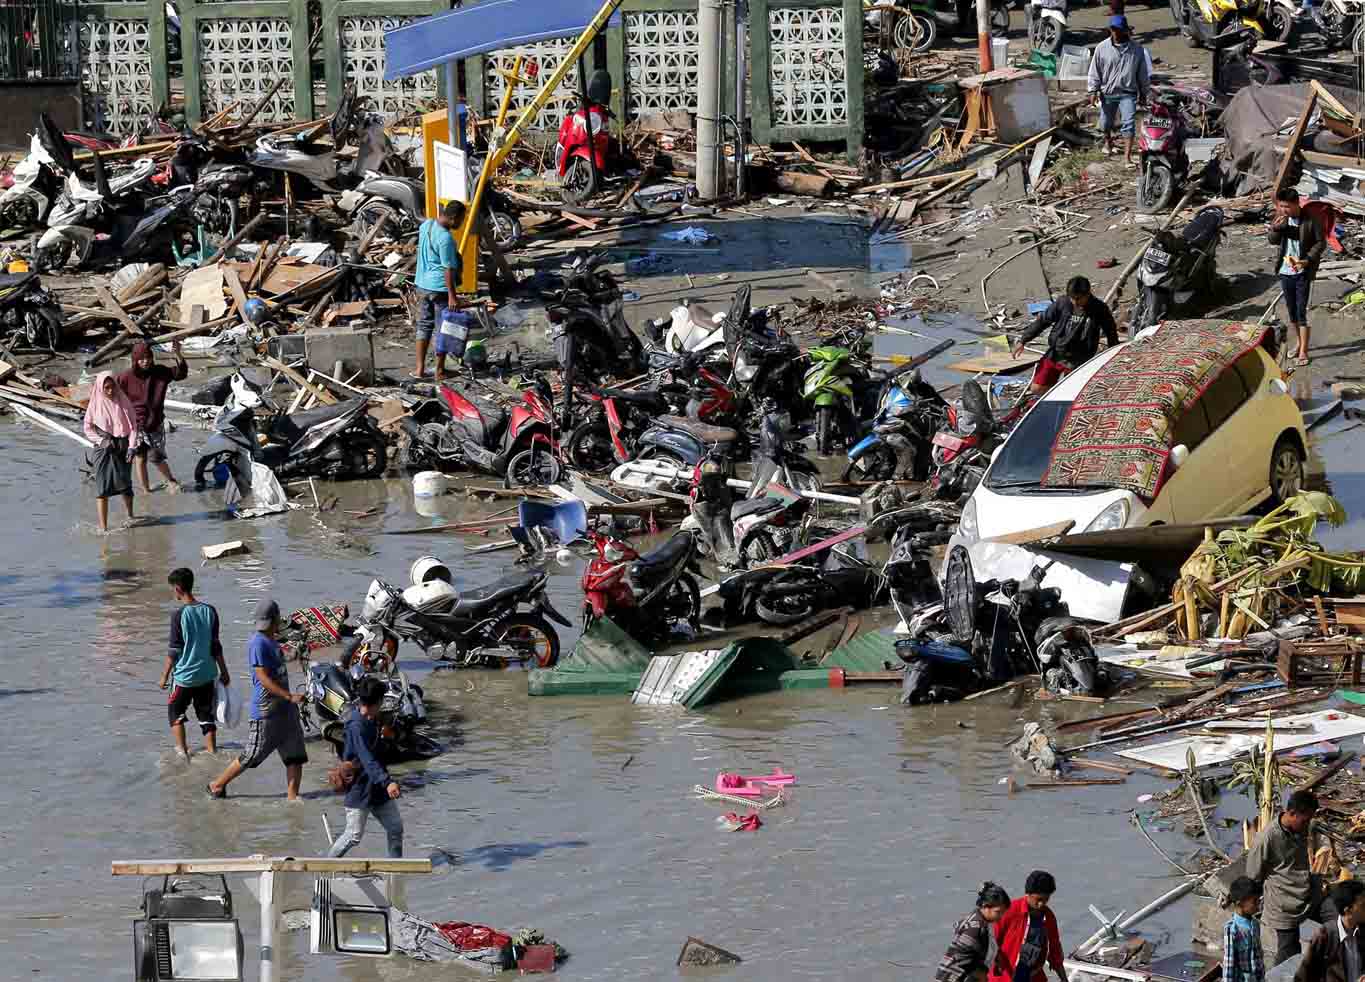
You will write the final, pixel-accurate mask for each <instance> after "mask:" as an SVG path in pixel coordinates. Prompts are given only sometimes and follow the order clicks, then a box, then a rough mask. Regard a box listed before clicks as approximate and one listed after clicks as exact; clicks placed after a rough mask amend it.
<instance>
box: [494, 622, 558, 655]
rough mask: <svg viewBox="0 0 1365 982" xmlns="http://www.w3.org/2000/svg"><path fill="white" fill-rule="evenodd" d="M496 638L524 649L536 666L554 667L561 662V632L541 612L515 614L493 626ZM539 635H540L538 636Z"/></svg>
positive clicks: (500, 642)
mask: <svg viewBox="0 0 1365 982" xmlns="http://www.w3.org/2000/svg"><path fill="white" fill-rule="evenodd" d="M492 634H493V636H494V640H495V641H497V642H498V643H499V644H507V645H511V646H512V647H514V648H517V649H518V650H524V651H526V652H527V653H528V654H529V655H531V657H530V658H528V659H527V661H534V662H535V667H536V668H553V667H554V666H555V665H556V664H557V663H558V662H559V634H558V632H556V631H555V629H554V627H553V625H551V624H550V622H549V621H547V620H546V619H545V618H543V617H541V616H540V615H539V614H513V615H512V616H511V617H509V618H507V620H505V621H503V622H502V623H501V624H499V625H498V626H497V627H495V628H493V631H492ZM537 635H539V637H537Z"/></svg>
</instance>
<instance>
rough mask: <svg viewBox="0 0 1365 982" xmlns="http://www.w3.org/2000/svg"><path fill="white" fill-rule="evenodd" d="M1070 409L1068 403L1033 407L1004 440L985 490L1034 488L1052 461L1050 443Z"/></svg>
mask: <svg viewBox="0 0 1365 982" xmlns="http://www.w3.org/2000/svg"><path fill="white" fill-rule="evenodd" d="M1070 408H1071V401H1070V400H1063V399H1049V400H1044V401H1043V402H1041V403H1039V404H1038V405H1037V406H1035V407H1034V409H1033V412H1031V413H1029V414H1028V415H1027V416H1025V417H1024V420H1023V422H1021V423H1020V424H1019V426H1018V427H1017V428H1016V429H1015V431H1014V432H1013V433H1011V434H1010V436H1009V439H1008V440H1006V441H1005V446H1004V448H1003V449H1002V450H1001V451H1000V456H998V457H997V458H996V459H995V463H994V464H993V465H992V466H991V473H990V477H989V478H988V479H987V480H986V487H988V488H991V489H992V490H997V491H998V490H1002V489H1008V488H1037V487H1038V482H1039V481H1041V480H1042V479H1043V474H1044V473H1046V471H1047V465H1048V461H1049V460H1050V459H1051V458H1052V444H1053V442H1054V441H1055V440H1056V439H1057V431H1058V430H1060V429H1061V427H1062V420H1063V419H1065V418H1066V412H1067V410H1068V409H1070Z"/></svg>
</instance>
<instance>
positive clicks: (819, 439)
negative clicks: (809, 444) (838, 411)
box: [815, 406, 834, 457]
mask: <svg viewBox="0 0 1365 982" xmlns="http://www.w3.org/2000/svg"><path fill="white" fill-rule="evenodd" d="M833 449H834V407H833V406H820V407H819V408H817V409H816V410H815V450H816V452H817V453H818V454H820V456H821V457H828V456H829V455H830V453H831V452H832V451H833Z"/></svg>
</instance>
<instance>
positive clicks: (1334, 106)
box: [1308, 79, 1360, 126]
mask: <svg viewBox="0 0 1365 982" xmlns="http://www.w3.org/2000/svg"><path fill="white" fill-rule="evenodd" d="M1308 85H1309V87H1310V88H1312V90H1313V91H1314V92H1315V93H1316V94H1317V97H1318V98H1319V99H1321V100H1322V101H1323V102H1324V103H1326V104H1327V107H1328V108H1329V109H1331V110H1332V111H1333V112H1335V113H1336V114H1337V115H1339V116H1341V117H1343V118H1344V119H1348V120H1350V121H1351V123H1352V124H1353V125H1355V126H1359V125H1360V117H1359V116H1357V115H1356V114H1355V113H1353V112H1351V110H1349V109H1347V108H1346V107H1345V106H1344V105H1342V104H1341V100H1340V99H1338V98H1337V97H1336V96H1334V95H1332V93H1331V92H1330V91H1329V90H1328V89H1327V87H1326V86H1325V85H1323V84H1322V83H1321V82H1319V81H1318V80H1317V79H1313V80H1312V81H1310V82H1309V83H1308Z"/></svg>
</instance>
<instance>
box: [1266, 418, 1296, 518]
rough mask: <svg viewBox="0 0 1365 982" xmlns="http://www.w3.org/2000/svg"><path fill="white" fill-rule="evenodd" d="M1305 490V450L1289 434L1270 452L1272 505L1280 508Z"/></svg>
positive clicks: (1280, 439) (1279, 440)
mask: <svg viewBox="0 0 1365 982" xmlns="http://www.w3.org/2000/svg"><path fill="white" fill-rule="evenodd" d="M1302 490H1303V451H1301V450H1300V449H1299V445H1298V443H1297V442H1295V441H1294V439H1293V438H1292V437H1290V436H1289V435H1288V434H1285V435H1284V436H1281V437H1280V438H1279V439H1278V440H1276V441H1275V449H1274V450H1272V451H1271V453H1270V507H1272V508H1278V507H1279V506H1280V505H1282V504H1284V503H1285V502H1286V501H1287V500H1289V499H1290V498H1292V497H1294V495H1296V494H1298V493H1299V492H1300V491H1302Z"/></svg>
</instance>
